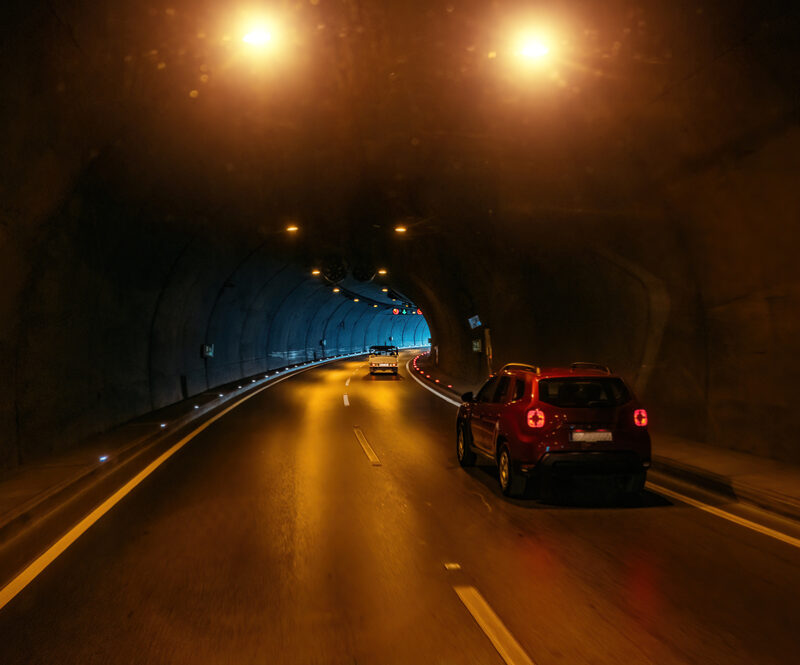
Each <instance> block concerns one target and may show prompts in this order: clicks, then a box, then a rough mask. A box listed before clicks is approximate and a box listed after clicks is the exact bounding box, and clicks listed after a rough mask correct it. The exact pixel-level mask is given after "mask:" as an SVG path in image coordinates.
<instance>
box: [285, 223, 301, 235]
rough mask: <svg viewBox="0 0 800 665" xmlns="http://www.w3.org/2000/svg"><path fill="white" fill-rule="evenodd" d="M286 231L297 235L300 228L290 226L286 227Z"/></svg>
mask: <svg viewBox="0 0 800 665" xmlns="http://www.w3.org/2000/svg"><path fill="white" fill-rule="evenodd" d="M286 230H287V231H288V232H289V233H296V232H297V231H298V230H299V227H297V226H295V225H294V224H290V225H289V226H287V227H286Z"/></svg>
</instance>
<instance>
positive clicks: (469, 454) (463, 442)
mask: <svg viewBox="0 0 800 665" xmlns="http://www.w3.org/2000/svg"><path fill="white" fill-rule="evenodd" d="M466 428H467V426H466V425H463V424H462V425H459V426H458V432H457V433H456V457H458V463H459V464H460V465H461V466H474V465H475V457H476V456H475V453H474V452H473V451H472V450H471V449H470V447H469V441H468V439H467V432H466Z"/></svg>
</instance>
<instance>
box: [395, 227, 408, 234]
mask: <svg viewBox="0 0 800 665" xmlns="http://www.w3.org/2000/svg"><path fill="white" fill-rule="evenodd" d="M394 231H395V233H405V232H406V231H408V229H407V228H406V227H405V226H395V227H394Z"/></svg>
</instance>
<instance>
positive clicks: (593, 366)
mask: <svg viewBox="0 0 800 665" xmlns="http://www.w3.org/2000/svg"><path fill="white" fill-rule="evenodd" d="M569 368H570V369H571V370H572V371H575V370H576V369H593V370H596V371H598V372H605V373H606V374H611V370H610V369H609V368H608V367H607V366H606V365H601V364H600V363H584V362H577V363H572V364H571V365H570V366H569Z"/></svg>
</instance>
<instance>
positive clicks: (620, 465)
mask: <svg viewBox="0 0 800 665" xmlns="http://www.w3.org/2000/svg"><path fill="white" fill-rule="evenodd" d="M647 466H649V464H647V463H645V462H643V461H642V460H641V459H640V458H639V456H638V455H637V454H636V453H634V452H632V451H627V450H602V451H565V452H555V453H545V454H544V455H542V457H541V458H540V459H539V462H538V463H536V464H521V465H520V467H519V471H520V472H521V473H523V474H525V475H529V476H537V475H540V476H543V475H546V476H548V477H550V478H552V479H553V480H558V479H567V478H575V477H578V476H580V477H609V476H617V477H620V476H625V477H632V476H636V477H639V476H641V477H642V478H644V476H645V474H646V473H647Z"/></svg>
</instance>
